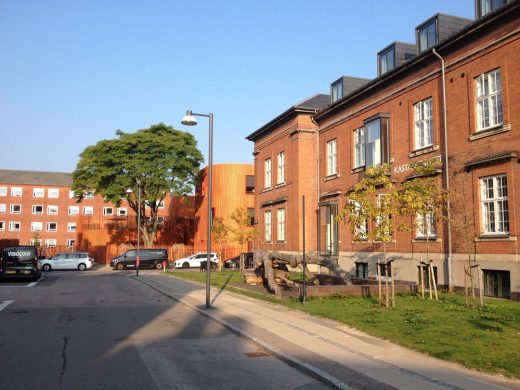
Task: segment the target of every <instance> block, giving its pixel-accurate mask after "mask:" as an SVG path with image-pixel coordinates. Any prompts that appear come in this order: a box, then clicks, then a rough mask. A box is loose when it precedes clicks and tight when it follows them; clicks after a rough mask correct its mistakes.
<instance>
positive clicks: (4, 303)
mask: <svg viewBox="0 0 520 390" xmlns="http://www.w3.org/2000/svg"><path fill="white" fill-rule="evenodd" d="M13 302H14V301H0V311H2V310H4V309H5V308H6V307H7V306H9V305H10V304H11V303H13Z"/></svg>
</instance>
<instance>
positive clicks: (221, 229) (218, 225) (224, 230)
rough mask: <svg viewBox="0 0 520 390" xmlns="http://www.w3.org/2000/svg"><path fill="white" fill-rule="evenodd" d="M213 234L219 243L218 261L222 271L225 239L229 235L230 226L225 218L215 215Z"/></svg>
mask: <svg viewBox="0 0 520 390" xmlns="http://www.w3.org/2000/svg"><path fill="white" fill-rule="evenodd" d="M211 234H212V236H213V240H214V241H215V242H216V243H218V245H219V250H220V256H219V258H220V261H219V263H218V270H219V271H222V260H223V259H222V248H223V246H224V241H225V240H226V238H227V237H228V235H229V227H228V226H227V225H226V224H224V218H222V217H215V219H214V220H213V224H212V226H211Z"/></svg>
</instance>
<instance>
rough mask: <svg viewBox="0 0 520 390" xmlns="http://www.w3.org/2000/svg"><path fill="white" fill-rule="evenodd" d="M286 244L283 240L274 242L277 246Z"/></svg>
mask: <svg viewBox="0 0 520 390" xmlns="http://www.w3.org/2000/svg"><path fill="white" fill-rule="evenodd" d="M286 242H287V241H285V240H281V241H279V240H277V241H276V243H277V244H285V243H286Z"/></svg>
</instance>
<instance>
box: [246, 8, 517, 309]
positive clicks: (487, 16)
mask: <svg viewBox="0 0 520 390" xmlns="http://www.w3.org/2000/svg"><path fill="white" fill-rule="evenodd" d="M519 10H520V4H519V2H518V1H516V0H515V1H505V0H504V1H486V0H476V1H475V14H476V20H475V21H471V20H468V19H464V18H458V17H456V16H451V15H444V14H437V15H434V16H432V17H431V18H429V19H428V20H426V21H424V22H422V23H420V24H418V25H417V27H416V42H415V43H402V42H394V43H391V44H390V45H388V46H387V47H385V48H384V49H382V50H381V51H380V52H379V53H378V63H377V69H378V77H377V78H375V79H373V80H369V81H367V82H364V83H361V84H362V85H358V86H357V88H354V89H353V90H350V91H344V89H343V88H344V85H345V84H347V85H348V82H349V78H348V77H342V78H340V79H339V80H336V81H335V82H334V83H332V85H331V101H330V103H331V104H330V105H328V106H327V107H325V108H321V109H320V110H319V112H317V113H316V114H310V113H309V118H308V119H309V120H310V122H311V123H315V126H316V125H317V132H316V133H315V134H314V139H315V142H316V143H317V148H316V149H315V152H314V153H315V154H314V155H310V154H307V155H306V159H307V160H314V161H318V166H317V172H318V174H317V179H318V180H317V184H316V187H315V189H316V193H317V197H316V199H315V201H314V204H313V206H311V208H312V209H314V210H315V215H316V221H315V225H314V226H316V228H315V229H314V235H315V236H316V238H315V241H314V242H315V246H314V248H309V250H312V249H314V250H316V251H317V252H318V253H320V254H321V255H323V256H331V257H332V258H334V259H337V261H338V262H339V263H340V265H341V266H342V268H343V269H345V270H348V271H349V272H350V273H351V275H352V276H358V277H365V278H366V277H375V276H376V275H377V267H378V263H380V262H381V261H382V256H383V254H382V246H381V245H379V244H378V243H374V242H368V241H367V242H355V241H354V239H353V237H352V235H351V232H350V227H349V226H348V224H347V223H345V222H342V221H338V219H337V218H336V216H337V215H338V213H339V212H340V211H341V210H342V208H343V207H344V206H345V204H346V203H347V202H348V200H349V194H350V192H351V190H352V189H353V188H354V186H355V184H356V183H358V182H359V181H360V180H361V179H362V178H363V177H364V176H365V173H366V170H367V168H369V167H371V166H378V165H380V164H382V163H388V164H390V165H391V169H392V175H391V179H392V181H394V183H395V185H396V187H397V188H399V187H400V185H401V183H403V182H404V181H405V180H408V179H409V178H410V177H411V175H412V172H411V170H410V164H411V163H413V162H416V161H421V160H426V159H430V158H435V159H438V160H439V161H441V162H442V169H441V170H440V172H439V174H438V176H437V183H438V186H439V187H444V188H447V189H449V191H450V194H451V195H450V206H451V207H450V214H451V215H450V216H451V218H450V220H449V223H448V222H446V223H443V224H437V225H436V226H429V227H428V229H414V230H413V231H411V232H399V231H395V232H394V235H393V237H392V242H391V243H390V244H389V245H388V250H389V252H390V255H391V256H392V258H393V259H394V261H393V263H392V265H391V268H392V269H391V275H392V276H393V277H395V278H396V279H400V280H408V281H412V282H418V281H419V278H420V272H419V263H420V261H421V260H424V259H425V258H426V255H425V253H426V250H427V249H426V237H428V242H429V247H430V251H431V253H432V255H431V258H432V259H433V261H434V263H433V264H434V270H435V273H436V274H437V281H438V284H439V287H443V286H444V287H454V288H461V287H462V286H464V265H465V264H467V261H468V256H469V258H470V259H471V260H472V261H474V262H475V263H478V264H479V265H480V267H481V270H482V276H483V278H484V288H485V294H486V295H488V296H497V297H505V298H512V299H520V262H519V260H520V257H519V248H518V229H519V227H520V214H519V210H520V196H519V194H517V192H518V191H517V190H516V189H517V188H520V177H519V173H520V172H519V167H520V165H519V162H520V160H519V156H518V153H519V147H520V130H519V129H518V126H519V124H520V122H519V121H520V109H519V107H520V104H519V103H520V101H519V94H518V92H517V91H518V89H519V88H520V77H519V74H520V55H519V52H520V45H519V33H520V28H519V26H520V23H519ZM352 79H353V80H354V81H356V79H355V78H352ZM254 134H256V133H253V135H254ZM248 139H249V140H251V141H253V142H255V152H256V153H258V154H257V155H256V156H255V175H256V177H257V178H258V181H259V184H260V186H259V187H260V188H262V183H261V180H262V178H264V181H266V179H265V178H266V177H269V175H270V174H271V173H270V172H272V166H270V164H269V163H268V162H267V160H268V159H269V155H267V156H264V155H263V154H260V153H261V152H262V151H263V149H264V148H265V147H264V145H267V140H269V142H271V143H272V144H274V143H275V142H274V139H275V137H274V136H270V138H269V137H265V138H261V137H252V136H249V137H248ZM278 142H279V143H277V144H276V148H275V149H276V150H272V151H270V152H269V153H270V154H273V153H277V150H284V149H285V148H287V147H288V145H290V142H289V140H288V139H286V140H285V142H283V141H278ZM288 156H289V157H288V158H290V155H288ZM273 157H274V154H273ZM273 157H271V158H273ZM309 173H310V174H311V175H312V171H309ZM263 188H264V190H263V191H261V192H260V191H259V192H258V194H257V196H256V198H255V202H256V203H255V206H256V207H257V208H256V209H257V210H258V219H259V222H260V225H261V227H260V230H261V229H262V228H263V229H264V231H271V234H272V235H277V234H278V231H277V229H279V228H280V227H279V226H277V224H273V222H272V219H271V220H269V218H266V217H265V215H266V212H267V211H269V210H267V209H266V206H267V205H268V203H266V200H263V199H265V197H266V194H269V193H270V192H269V188H267V190H268V191H266V188H265V184H264V185H263ZM302 194H303V190H302V191H301V192H297V191H296V193H288V194H286V195H284V197H281V196H280V197H279V196H275V195H274V193H273V195H272V199H273V200H277V199H280V202H279V203H278V204H287V205H289V204H297V203H298V202H299V198H300V197H301V195H302ZM282 199H283V201H282ZM282 202H283V203H282ZM277 207H280V206H277ZM263 210H265V211H263ZM293 213H294V214H293ZM263 215H264V217H262V216H263ZM395 219H396V221H395V223H396V224H397V223H398V222H399V221H398V218H397V217H396V218H395ZM285 220H286V221H287V222H286V224H285V226H284V228H285V229H287V230H289V231H298V230H299V229H300V225H299V223H298V221H299V220H301V212H299V211H298V210H297V209H296V208H294V209H291V210H290V212H286V214H285ZM262 225H263V227H262ZM371 228H373V227H372V226H370V225H369V226H367V229H371ZM267 238H269V236H268V235H267V234H265V235H264V237H263V240H262V241H261V242H259V243H258V245H259V248H265V249H275V248H278V249H281V250H286V251H289V252H296V251H299V250H300V247H299V246H298V245H296V244H295V243H293V242H287V244H288V245H285V246H281V245H269V244H270V242H269V241H268V240H267ZM309 242H312V241H311V240H309Z"/></svg>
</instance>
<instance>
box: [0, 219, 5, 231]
mask: <svg viewBox="0 0 520 390" xmlns="http://www.w3.org/2000/svg"><path fill="white" fill-rule="evenodd" d="M0 232H5V221H0Z"/></svg>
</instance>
